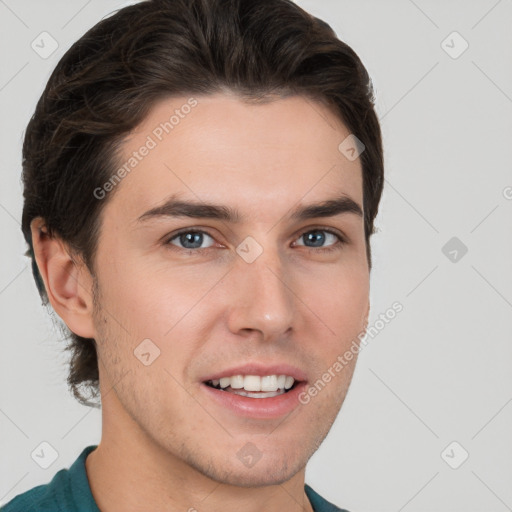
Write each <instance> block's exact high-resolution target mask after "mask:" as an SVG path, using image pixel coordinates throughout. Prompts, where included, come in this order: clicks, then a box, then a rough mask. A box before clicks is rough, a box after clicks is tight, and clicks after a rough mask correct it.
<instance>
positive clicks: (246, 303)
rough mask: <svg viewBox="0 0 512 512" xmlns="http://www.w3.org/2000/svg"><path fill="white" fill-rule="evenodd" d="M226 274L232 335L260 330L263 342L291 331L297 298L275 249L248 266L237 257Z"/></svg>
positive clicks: (242, 259) (265, 252)
mask: <svg viewBox="0 0 512 512" xmlns="http://www.w3.org/2000/svg"><path fill="white" fill-rule="evenodd" d="M234 265H235V268H233V270H232V271H231V272H230V273H229V274H228V275H229V276H230V286H231V287H232V290H233V292H232V293H230V299H229V304H230V308H229V316H228V324H229V329H230V331H231V332H233V333H234V334H239V335H240V334H244V331H245V332H246V333H248V332H252V331H259V332H260V337H261V338H262V340H266V341H272V340H277V339H279V338H282V337H283V336H285V335H286V334H287V333H288V331H289V330H290V329H291V328H292V324H293V319H294V312H295V311H296V309H297V308H296V306H297V304H296V301H297V298H296V297H295V295H294V293H293V286H292V283H291V282H290V277H289V275H288V274H289V273H288V274H287V272H286V271H285V268H284V267H283V264H282V261H281V258H280V256H279V254H278V253H277V250H271V249H269V248H265V250H264V251H263V252H262V254H260V255H259V256H258V257H257V258H256V259H255V260H254V261H252V262H251V263H249V262H247V261H246V260H245V259H244V258H242V257H239V258H237V260H236V262H235V264H234Z"/></svg>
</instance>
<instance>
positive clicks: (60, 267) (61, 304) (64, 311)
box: [30, 217, 96, 338]
mask: <svg viewBox="0 0 512 512" xmlns="http://www.w3.org/2000/svg"><path fill="white" fill-rule="evenodd" d="M30 229H31V232H32V246H33V248H34V255H35V258H36V263H37V266H38V268H39V273H40V274H41V277H42V278H43V281H44V286H45V288H46V293H47V295H48V300H49V301H50V303H51V305H52V307H53V309H54V311H55V312H56V313H57V314H58V315H59V317H60V318H61V319H62V320H63V321H64V323H65V324H66V325H67V326H68V328H69V329H70V330H71V331H72V332H74V333H75V334H77V335H78V336H82V337H84V338H95V337H96V332H95V329H94V323H93V315H92V313H93V300H92V290H93V278H92V276H91V274H90V272H89V270H88V268H87V266H86V265H85V264H84V263H83V262H82V261H78V262H76V261H75V259H73V258H72V257H71V256H70V253H69V252H68V249H67V247H66V245H65V243H64V242H63V241H62V240H60V239H59V238H58V237H57V236H54V237H50V235H49V234H48V231H47V229H46V226H45V223H44V219H42V218H41V217H37V218H35V219H33V220H32V222H31V223H30Z"/></svg>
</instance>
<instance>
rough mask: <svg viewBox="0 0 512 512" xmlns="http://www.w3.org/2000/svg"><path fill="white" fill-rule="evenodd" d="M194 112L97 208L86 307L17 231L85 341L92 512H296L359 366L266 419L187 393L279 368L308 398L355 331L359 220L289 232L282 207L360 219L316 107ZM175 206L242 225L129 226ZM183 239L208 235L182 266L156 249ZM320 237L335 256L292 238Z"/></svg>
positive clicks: (79, 290)
mask: <svg viewBox="0 0 512 512" xmlns="http://www.w3.org/2000/svg"><path fill="white" fill-rule="evenodd" d="M187 99H188V98H187V97H183V98H176V97H175V98H170V99H165V100H162V101H160V102H159V103H158V104H156V105H155V106H154V108H153V109H152V110H151V112H150V114H149V115H148V117H147V118H146V119H145V120H144V122H143V123H142V124H141V125H140V126H139V127H137V129H136V130H135V131H134V132H132V133H131V134H130V135H129V137H127V138H126V140H125V143H124V145H123V147H122V152H121V154H120V155H119V157H120V158H119V162H124V161H126V160H127V159H128V158H129V156H130V155H131V154H132V152H133V151H135V150H137V149H138V148H140V146H142V145H143V144H144V143H145V142H146V137H147V136H148V135H150V134H151V132H152V130H154V128H155V127H156V126H158V125H159V123H161V122H163V121H164V120H166V119H168V118H169V113H172V111H174V110H175V109H176V108H180V106H181V105H183V104H185V103H186V101H187ZM196 99H197V100H198V105H197V106H196V107H195V108H194V109H192V111H191V112H190V113H189V114H188V115H187V116H186V117H185V118H184V119H181V120H180V123H179V124H178V125H177V126H175V128H174V129H173V131H172V132H171V133H170V134H168V135H165V137H164V140H163V141H162V142H160V143H159V144H158V145H157V147H156V148H154V149H152V150H151V151H150V152H149V154H148V155H147V156H146V157H145V158H144V159H143V160H142V161H140V162H139V163H138V165H137V167H136V168H135V169H134V170H133V171H132V172H131V173H129V174H128V175H127V176H126V177H125V178H124V179H123V180H122V182H121V183H120V184H119V185H117V187H116V189H115V191H113V192H110V194H111V196H109V197H107V198H105V199H104V200H105V201H107V200H108V202H107V204H106V206H105V209H104V210H103V213H102V229H101V234H100V238H99V243H98V251H97V253H96V258H95V262H94V263H95V274H96V276H95V277H96V279H97V281H96V285H97V290H96V302H95V301H93V291H94V279H93V276H92V275H91V274H90V273H89V272H88V270H87V268H86V267H85V265H83V263H82V262H81V261H80V260H79V259H77V258H76V257H75V258H71V257H70V255H69V252H68V251H67V247H66V246H65V244H63V243H62V242H61V241H60V240H59V239H58V238H56V237H54V238H50V237H48V236H47V235H45V229H44V223H43V221H42V219H40V218H38V219H35V220H34V221H33V223H32V232H33V242H34V248H35V253H36V258H37V263H38V265H39V268H40V271H41V274H42V276H43V279H44V281H45V285H46V289H47V291H48V295H49V298H50V301H51V304H52V306H53V307H54V309H55V311H56V312H57V314H58V315H59V316H60V317H61V318H62V319H63V320H64V322H65V323H66V324H67V326H68V327H69V328H70V329H71V330H72V331H74V332H75V333H77V334H79V335H81V336H83V337H86V338H94V339H95V340H96V342H97V347H98V353H99V372H100V391H101V397H102V411H103V412H102V415H103V416H102V439H101V442H100V444H99V446H98V448H97V449H96V450H95V451H94V452H92V453H91V454H90V455H89V457H88V458H87V460H86V470H87V475H88V478H89V482H90V485H91V490H92V492H93V495H94V498H95V500H96V502H97V503H98V506H99V507H100V509H101V510H102V512H117V511H121V510H122V511H125V512H130V511H136V510H159V511H169V512H170V511H178V510H180V511H181V510H183V511H186V510H190V511H193V510H194V509H196V510H197V511H198V512H210V511H218V510H224V511H226V512H230V511H238V510H244V511H247V512H256V511H262V510H264V511H282V510H288V511H299V510H306V511H312V508H311V505H310V503H309V501H308V500H307V497H306V495H305V492H304V479H305V466H306V463H307V461H308V460H309V458H310V457H311V455H312V454H313V453H314V452H315V451H316V449H317V448H318V447H319V445H320V444H321V442H322V441H323V439H324V438H325V436H326V435H327V433H328V431H329V429H330V427H331V425H332V423H333V422H334V420H335V418H336V416H337V414H338V411H339V409H340V407H341V405H342V403H343V401H344V399H345V396H346V393H347V391H348V388H349V384H350V381H351V378H352V374H353V371H354V366H355V364H356V359H357V357H354V359H353V360H352V361H351V362H350V364H349V365H347V366H346V367H344V368H343V370H342V371H340V372H339V373H336V376H335V377H334V378H332V380H331V382H329V384H327V385H326V386H325V388H324V389H323V390H322V391H321V392H320V393H318V395H317V396H316V397H314V398H312V399H311V401H310V402H309V403H308V404H307V405H299V406H298V407H297V408H296V409H295V410H294V411H293V412H292V414H290V415H288V416H287V417H285V418H279V419H277V420H269V419H251V418H242V417H240V416H237V415H236V414H234V413H232V412H230V411H228V410H226V409H224V408H221V407H220V406H219V405H217V404H216V403H213V401H212V400H211V399H209V398H208V397H207V396H206V395H205V393H204V391H202V390H201V381H202V377H205V376H206V375H208V374H209V373H211V372H212V371H216V370H219V371H220V370H223V369H225V368H228V367H231V366H233V365H238V364H244V363H246V362H249V361H259V362H262V363H273V362H276V361H279V362H287V363H290V364H292V365H295V366H297V367H299V368H301V369H302V370H303V371H304V372H305V373H306V375H307V378H308V382H309V383H310V384H312V383H314V382H315V381H316V380H317V379H319V378H321V376H322V374H323V373H324V372H326V371H327V370H328V368H329V367H331V366H332V365H333V363H334V362H335V361H336V358H337V357H338V356H339V355H341V354H343V353H344V352H345V351H346V350H347V349H348V348H349V347H350V344H351V343H352V342H353V340H354V339H356V337H357V335H358V334H359V333H361V332H362V331H363V330H364V329H365V327H366V323H367V318H368V313H369V269H368V263H367V260H366V252H365V237H364V225H363V219H362V217H360V216H357V215H355V214H353V213H345V214H342V215H338V216H336V217H330V218H318V219H310V220H306V221H302V222H296V221H292V220H291V219H290V218H289V216H290V212H291V210H292V209H293V208H295V207H296V206H297V205H298V204H301V205H306V204H310V203H317V202H321V201H324V200H327V199H331V198H335V197H337V196H339V195H341V194H345V195H347V196H349V197H350V198H352V199H353V200H354V201H356V202H357V203H358V204H359V205H360V206H361V209H362V208H363V194H362V171H361V163H360V160H359V159H356V160H354V161H349V160H348V159H346V158H345V157H344V156H343V155H342V154H341V153H340V152H339V150H338V145H339V144H340V142H341V141H343V140H344V139H345V137H347V136H348V135H349V131H348V130H347V128H346V127H345V126H344V125H343V123H342V122H341V121H340V120H339V119H338V118H337V117H336V116H335V115H334V114H333V113H332V112H331V111H330V110H328V109H327V108H326V107H325V106H323V105H321V104H319V103H316V102H313V101H311V100H307V99H305V98H303V97H300V96H295V97H289V98H286V99H282V98H280V99H276V100H274V101H272V102H269V103H265V104H258V105H256V104H248V103H244V102H243V101H241V100H240V99H239V98H238V97H236V96H234V95H231V94H228V93H222V94H216V95H212V96H204V97H203V96H200V97H196ZM175 193H179V194H180V196H181V197H180V198H181V199H185V200H201V201H206V202H214V203H219V204H224V205H226V206H231V207H236V208H237V209H238V210H239V211H240V213H241V214H242V215H244V216H245V217H246V218H245V220H244V221H243V222H240V223H237V224H229V223H227V222H225V221H220V220H212V219H201V220H198V219H192V218H185V217H183V218H171V217H161V218H157V219H152V220H149V221H145V222H139V221H138V220H137V219H138V217H139V216H140V215H142V214H143V213H144V212H146V211H147V210H149V209H151V208H153V207H155V206H158V205H161V204H162V203H163V202H164V201H165V200H166V199H167V198H168V197H169V196H170V195H171V194H175ZM182 228H195V229H201V230H204V231H206V232H207V233H208V235H210V236H207V235H203V239H202V245H201V246H200V247H201V248H206V250H205V252H203V253H202V254H198V253H194V254H192V253H191V252H192V250H196V251H197V249H192V250H190V251H189V252H188V253H187V252H186V251H185V249H183V243H186V240H185V241H183V239H181V240H180V239H179V237H178V238H175V239H174V240H173V242H172V243H169V242H168V240H169V239H170V238H171V237H172V235H173V233H175V232H176V231H178V230H179V229H182ZM320 228H324V229H332V230H335V231H336V230H337V231H339V232H341V233H342V234H344V235H345V237H346V239H347V243H345V244H343V245H339V242H337V239H336V237H335V236H332V235H329V234H328V233H325V232H322V233H324V234H325V239H324V242H323V245H322V242H320V247H328V246H333V245H334V244H336V243H338V245H339V248H337V249H336V250H334V251H332V252H322V251H320V250H319V249H318V247H317V246H315V245H314V243H311V242H309V244H308V240H307V238H306V237H303V236H301V235H303V234H304V233H309V232H315V230H318V229H320ZM249 235H250V236H252V237H253V238H254V239H255V240H256V241H257V242H258V243H259V244H260V246H261V247H262V248H263V253H262V254H261V255H260V256H259V257H258V258H257V259H256V260H255V261H254V262H252V263H250V264H249V263H247V262H246V261H245V260H244V259H243V258H241V257H240V256H239V255H238V254H237V252H236V247H237V246H238V245H239V244H240V243H241V242H242V241H243V240H244V238H245V237H246V236H249ZM210 237H211V238H210ZM166 242H167V243H166ZM180 242H181V245H180ZM192 242H193V239H192ZM200 243H201V241H199V242H197V243H196V246H198V245H199V244H200ZM189 247H190V245H189ZM146 338H149V339H151V340H152V342H153V343H154V344H155V345H157V346H158V348H159V349H160V356H159V357H158V358H156V359H155V360H154V361H153V362H152V364H151V365H149V366H145V365H143V364H142V363H141V361H140V360H139V359H137V357H135V356H134V349H135V348H136V347H137V346H138V345H139V344H140V343H141V341H142V340H144V339H146ZM248 442H251V443H253V444H254V445H255V446H256V447H257V449H258V450H259V451H260V452H261V454H262V456H261V459H260V460H259V461H258V462H257V463H256V464H255V465H254V466H252V467H250V468H249V467H246V466H245V465H244V464H242V463H241V461H240V459H239V458H238V457H237V452H238V451H239V450H240V449H241V448H242V447H243V446H244V445H246V443H248ZM135 489H136V492H135V491H134V490H135Z"/></svg>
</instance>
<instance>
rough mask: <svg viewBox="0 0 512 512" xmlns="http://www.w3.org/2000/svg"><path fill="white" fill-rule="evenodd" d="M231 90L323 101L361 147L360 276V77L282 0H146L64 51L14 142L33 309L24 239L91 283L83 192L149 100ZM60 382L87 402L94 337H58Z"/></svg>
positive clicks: (369, 99) (376, 178) (93, 235)
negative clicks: (38, 223)
mask: <svg viewBox="0 0 512 512" xmlns="http://www.w3.org/2000/svg"><path fill="white" fill-rule="evenodd" d="M226 89H228V90H230V91H233V92H235V93H236V94H238V95H239V97H240V98H241V99H243V100H246V101H249V100H252V101H254V100H256V101H258V100H265V98H267V99H268V97H269V96H271V95H278V96H288V95H303V96H306V97H308V98H312V99H314V100H317V101H320V102H323V103H325V104H327V105H328V106H329V107H330V108H331V109H332V110H333V112H334V113H335V114H336V115H337V116H339V118H340V119H341V120H342V121H343V123H344V124H345V125H346V126H347V128H348V129H349V130H350V132H351V133H352V134H354V135H355V136H356V137H357V138H358V139H360V140H361V141H362V142H363V143H364V145H365V150H364V152H363V153H362V154H361V155H360V158H361V164H362V169H363V177H362V178H363V201H364V230H365V239H366V248H367V249H366V250H367V259H368V265H369V268H370V269H371V249H370V243H369V242H370V236H371V235H372V234H373V233H374V219H375V217H376V215H377V211H378V205H379V202H380V198H381V194H382V189H383V182H384V165H383V153H382V141H381V131H380V126H379V122H378V119H377V116H376V114H375V110H374V92H373V87H372V82H371V79H370V77H369V75H368V73H367V71H366V69H365V67H364V66H363V64H362V63H361V60H360V59H359V57H358V56H357V55H356V53H355V52H354V51H353V50H352V49H351V48H350V47H349V46H348V45H347V44H345V43H344V42H342V41H340V40H339V39H338V38H337V37H336V34H335V33H334V31H333V30H332V29H331V27H330V26H329V25H327V23H325V22H324V21H322V20H319V19H317V18H315V17H313V16H311V15H310V14H308V13H307V12H305V11H304V10H303V9H301V8H300V7H298V6H297V5H296V4H294V3H293V2H292V1H290V0H147V1H143V2H141V3H138V4H135V5H131V6H128V7H125V8H123V9H121V10H119V11H117V12H116V13H115V14H114V15H112V16H110V17H108V18H106V19H103V20H102V21H100V22H99V23H98V24H96V25H95V26H94V27H93V28H91V29H90V30H89V31H88V32H87V33H86V34H84V35H83V36H82V37H81V38H80V39H79V40H78V41H77V42H75V43H74V44H73V45H72V47H71V48H70V49H69V50H68V51H67V52H66V53H65V55H64V56H63V57H62V59H61V60H60V61H59V63H58V64H57V66H56V68H55V70H54V71H53V73H52V75H51V77H50V79H49V80H48V83H47V85H46V88H45V90H44V92H43V94H42V96H41V98H40V99H39V102H38V104H37V107H36V110H35V113H34V115H33V117H32V118H31V120H30V122H29V124H28V127H27V130H26V134H25V140H24V144H23V183H24V206H23V218H22V230H23V235H24V237H25V240H26V242H27V244H28V246H29V249H28V251H27V253H26V254H27V255H28V256H30V257H31V258H32V270H33V274H34V278H35V280H36V284H37V287H38V290H39V293H40V295H41V297H42V299H43V303H46V304H47V303H48V296H47V294H46V290H45V287H44V283H43V282H42V279H41V276H40V273H39V270H38V268H37V263H36V261H35V258H34V252H33V247H32V241H31V231H30V223H31V221H32V219H34V218H35V217H38V216H41V217H42V218H43V219H44V221H45V225H46V228H47V231H48V233H49V235H50V236H54V235H57V236H58V237H60V238H61V239H62V240H63V241H64V242H65V243H66V244H67V246H68V247H69V249H70V251H71V252H72V253H76V254H77V255H79V256H80V257H81V258H82V259H83V261H84V263H85V264H86V265H87V267H88V269H89V270H90V272H91V274H92V275H93V276H94V275H95V273H94V255H95V252H96V249H97V240H98V235H99V229H100V225H101V222H100V220H101V219H100V214H101V211H102V208H103V207H104V206H105V204H106V203H107V200H108V199H109V197H110V196H111V195H112V193H110V194H109V197H107V198H106V199H103V200H98V198H97V197H96V196H95V194H94V193H93V191H94V190H95V189H96V188H97V187H99V186H101V184H103V183H105V182H106V181H107V180H108V179H109V178H110V177H111V176H112V175H113V173H114V171H115V169H116V168H117V167H116V164H117V162H116V149H118V148H119V145H120V143H121V141H122V140H123V138H124V137H125V136H126V135H127V134H128V133H129V132H130V131H131V130H132V129H133V128H135V127H136V126H137V125H138V124H140V123H141V121H142V120H143V119H144V118H145V116H146V115H147V114H148V113H149V110H150V108H151V107H152V105H154V104H155V102H156V101H157V100H159V99H162V98H164V97H171V96H178V95H189V94H194V95H208V94H212V93H215V92H220V91H223V90H226ZM69 338H70V344H69V346H68V347H67V349H68V350H71V353H72V356H71V360H70V369H69V376H68V384H69V386H70V389H71V391H72V392H73V394H74V396H75V397H76V398H77V400H78V401H79V402H81V403H83V404H85V405H92V406H95V405H96V404H94V403H92V402H90V401H89V400H88V399H87V398H86V396H85V394H83V393H82V388H83V387H85V388H87V389H88V391H89V393H91V392H92V396H97V395H98V387H99V376H98V360H97V353H96V346H95V340H93V339H86V338H82V337H80V336H77V335H76V334H74V333H72V332H70V333H69Z"/></svg>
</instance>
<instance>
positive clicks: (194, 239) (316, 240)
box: [165, 228, 347, 254]
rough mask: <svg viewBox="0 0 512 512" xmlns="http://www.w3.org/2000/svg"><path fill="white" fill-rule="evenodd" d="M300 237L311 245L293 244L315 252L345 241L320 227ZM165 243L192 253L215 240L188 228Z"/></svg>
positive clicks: (303, 233)
mask: <svg viewBox="0 0 512 512" xmlns="http://www.w3.org/2000/svg"><path fill="white" fill-rule="evenodd" d="M326 234H327V235H326ZM205 237H207V238H209V239H210V240H211V241H212V242H213V243H210V245H207V246H204V247H203V244H204V243H205ZM301 239H302V240H304V241H305V242H306V244H312V245H306V244H300V243H297V242H295V244H294V245H304V246H305V247H306V248H307V249H310V250H313V251H316V252H328V251H334V250H337V249H341V248H342V247H343V245H345V244H346V243H347V242H346V240H345V238H344V237H343V236H342V235H341V234H339V233H336V232H334V231H331V230H329V229H322V228H317V229H309V230H308V231H303V232H302V234H301V235H300V236H299V238H298V239H297V240H301ZM326 241H327V242H329V241H331V242H332V243H331V244H329V245H327V246H326V247H323V244H325V243H326ZM175 242H176V243H175ZM165 245H172V246H175V247H176V248H177V249H178V250H182V251H185V252H188V253H189V254H192V253H202V252H203V251H206V250H208V249H210V248H212V247H213V246H214V245H215V240H214V238H213V237H212V236H211V235H209V234H208V233H207V232H206V231H203V230H200V229H191V228H188V229H184V230H182V231H179V232H178V233H175V234H174V235H173V236H172V237H171V238H169V239H167V241H166V242H165Z"/></svg>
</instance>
